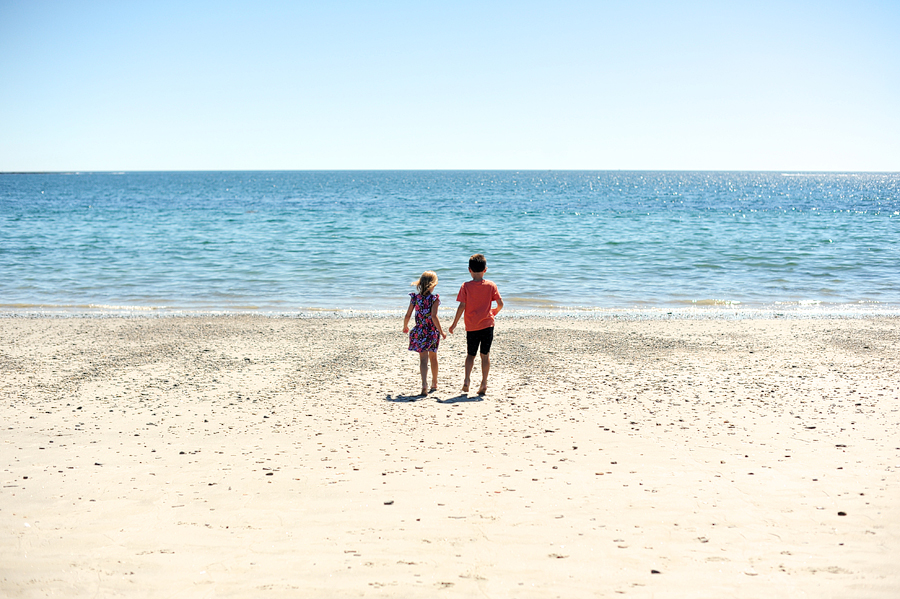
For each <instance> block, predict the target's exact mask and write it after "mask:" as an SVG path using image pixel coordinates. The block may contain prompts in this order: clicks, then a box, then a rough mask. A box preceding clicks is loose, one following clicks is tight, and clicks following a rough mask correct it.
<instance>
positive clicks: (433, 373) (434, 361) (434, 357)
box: [428, 351, 438, 391]
mask: <svg viewBox="0 0 900 599" xmlns="http://www.w3.org/2000/svg"><path fill="white" fill-rule="evenodd" d="M428 360H429V361H430V362H431V390H432V391H437V372H438V360H437V352H433V351H430V352H428Z"/></svg>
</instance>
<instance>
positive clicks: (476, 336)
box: [466, 327, 494, 356]
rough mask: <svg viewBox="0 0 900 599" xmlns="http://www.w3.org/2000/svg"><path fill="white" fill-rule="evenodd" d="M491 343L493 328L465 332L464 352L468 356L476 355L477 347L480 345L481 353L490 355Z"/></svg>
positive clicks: (492, 340)
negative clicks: (465, 351)
mask: <svg viewBox="0 0 900 599" xmlns="http://www.w3.org/2000/svg"><path fill="white" fill-rule="evenodd" d="M493 342H494V327H488V328H486V329H481V330H480V331H466V350H467V353H468V354H469V355H470V356H475V355H477V354H478V346H479V345H481V353H483V354H489V353H491V343H493Z"/></svg>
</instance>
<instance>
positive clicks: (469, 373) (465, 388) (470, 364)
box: [462, 354, 475, 392]
mask: <svg viewBox="0 0 900 599" xmlns="http://www.w3.org/2000/svg"><path fill="white" fill-rule="evenodd" d="M473 366H475V356H470V355H468V354H466V378H465V380H463V388H462V390H463V391H465V392H468V391H469V379H470V378H471V377H472V367H473Z"/></svg>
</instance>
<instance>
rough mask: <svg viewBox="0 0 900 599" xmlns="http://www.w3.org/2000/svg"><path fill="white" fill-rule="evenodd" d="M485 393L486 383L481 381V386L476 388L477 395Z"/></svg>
mask: <svg viewBox="0 0 900 599" xmlns="http://www.w3.org/2000/svg"><path fill="white" fill-rule="evenodd" d="M485 393H487V383H481V387H479V388H478V395H484V394H485Z"/></svg>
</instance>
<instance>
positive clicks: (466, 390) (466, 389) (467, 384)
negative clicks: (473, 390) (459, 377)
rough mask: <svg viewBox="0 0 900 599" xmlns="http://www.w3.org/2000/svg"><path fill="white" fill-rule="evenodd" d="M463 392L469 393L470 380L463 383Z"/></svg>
mask: <svg viewBox="0 0 900 599" xmlns="http://www.w3.org/2000/svg"><path fill="white" fill-rule="evenodd" d="M462 390H463V391H465V392H466V393H468V392H469V379H466V380H464V381H463V388H462Z"/></svg>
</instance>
